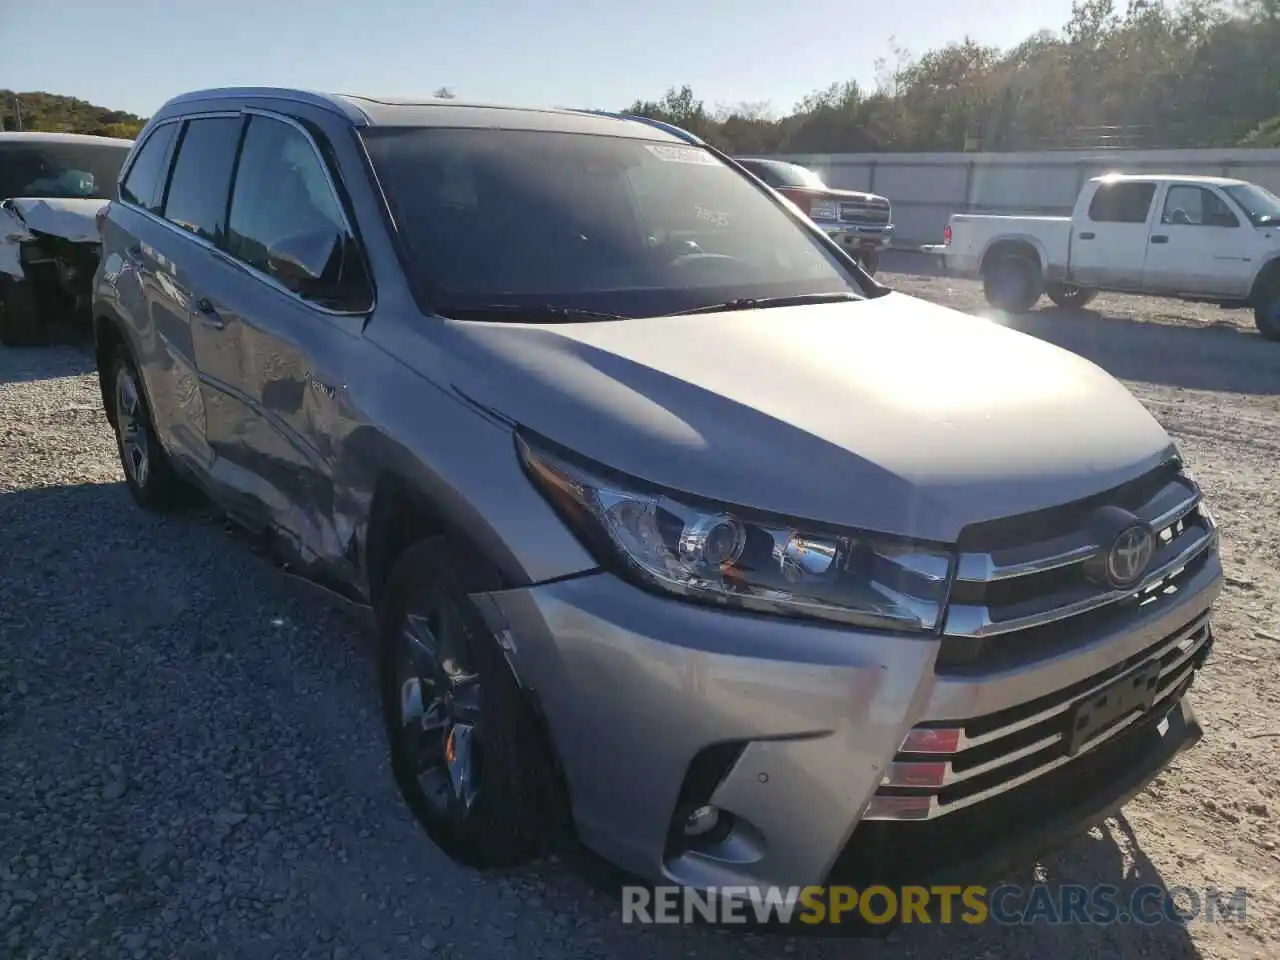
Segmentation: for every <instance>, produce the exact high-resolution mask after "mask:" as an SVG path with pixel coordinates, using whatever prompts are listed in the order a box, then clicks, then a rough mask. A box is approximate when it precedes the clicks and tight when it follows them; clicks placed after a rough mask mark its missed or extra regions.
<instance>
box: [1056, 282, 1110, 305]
mask: <svg viewBox="0 0 1280 960" xmlns="http://www.w3.org/2000/svg"><path fill="white" fill-rule="evenodd" d="M1045 293H1047V294H1048V295H1049V299H1050V300H1052V301H1053V302H1054V303H1056V304H1057V305H1058V306H1060V307H1062V308H1064V309H1067V310H1083V309H1084V308H1085V307H1087V306H1088V305H1089V304H1090V303H1091V302H1092V301H1093V298H1094V297H1096V296H1097V295H1098V291H1097V290H1090V289H1089V288H1088V287H1077V286H1076V285H1075V284H1072V283H1051V284H1049V285H1048V286H1046V287H1045Z"/></svg>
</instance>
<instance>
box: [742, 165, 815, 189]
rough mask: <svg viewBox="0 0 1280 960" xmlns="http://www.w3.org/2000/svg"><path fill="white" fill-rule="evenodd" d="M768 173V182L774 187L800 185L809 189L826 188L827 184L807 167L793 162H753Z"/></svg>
mask: <svg viewBox="0 0 1280 960" xmlns="http://www.w3.org/2000/svg"><path fill="white" fill-rule="evenodd" d="M755 167H758V168H760V170H761V171H762V172H763V171H767V172H768V174H769V175H770V176H769V178H768V182H769V183H770V184H771V185H772V186H775V187H801V188H805V189H809V190H826V189H827V185H826V183H824V182H823V180H822V178H821V177H820V176H818V175H817V174H816V173H814V172H813V171H812V170H810V169H809V168H808V167H801V166H799V165H797V164H794V163H783V162H782V161H780V160H756V161H754V164H753V169H754V168H755Z"/></svg>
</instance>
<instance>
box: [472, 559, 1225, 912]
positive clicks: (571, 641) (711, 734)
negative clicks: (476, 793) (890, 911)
mask: <svg viewBox="0 0 1280 960" xmlns="http://www.w3.org/2000/svg"><path fill="white" fill-rule="evenodd" d="M1220 584H1221V565H1220V562H1219V560H1218V558H1217V556H1216V554H1214V555H1213V556H1212V557H1211V558H1210V560H1209V562H1207V563H1205V564H1204V566H1203V567H1202V568H1201V569H1199V570H1198V572H1197V573H1196V574H1195V575H1194V577H1192V578H1190V579H1189V580H1188V581H1187V582H1185V583H1184V584H1183V585H1182V586H1181V588H1180V589H1179V590H1178V591H1177V592H1176V593H1175V594H1173V595H1170V596H1167V597H1165V598H1163V599H1162V600H1161V602H1160V603H1158V604H1152V605H1150V606H1148V607H1144V608H1142V609H1140V610H1138V611H1136V612H1135V613H1134V615H1133V616H1131V617H1128V618H1126V619H1121V620H1118V621H1116V622H1113V623H1110V624H1108V625H1107V626H1106V627H1105V628H1104V629H1100V630H1098V631H1097V632H1096V635H1091V636H1089V637H1087V638H1085V639H1083V640H1082V641H1081V642H1080V643H1078V644H1075V645H1073V646H1072V648H1071V649H1070V650H1068V651H1065V652H1062V651H1060V652H1059V653H1058V654H1057V655H1055V656H1051V657H1046V658H1044V659H1041V660H1037V661H1035V662H1032V663H1026V664H1021V665H1019V666H1017V667H1014V668H1006V669H1003V670H1001V671H999V672H992V673H988V674H985V675H982V676H974V675H972V674H948V673H945V672H939V671H938V670H937V669H936V660H937V654H938V650H939V644H938V641H937V639H936V638H933V637H924V638H918V639H909V638H894V637H886V636H883V635H877V634H870V633H858V632H851V631H849V630H845V629H841V628H838V627H834V626H826V625H822V624H814V623H803V622H799V621H790V620H779V619H772V618H765V617H758V616H750V615H745V614H736V613H730V612H725V611H719V610H715V609H712V608H708V607H700V606H695V605H691V604H686V603H680V602H676V601H674V600H670V599H667V598H664V597H659V596H655V595H651V594H649V593H646V592H643V591H641V590H638V589H636V588H634V587H632V586H630V585H628V584H626V583H624V582H622V581H620V580H618V579H616V578H614V577H612V576H610V575H608V574H595V575H591V576H586V577H579V578H574V579H570V580H565V581H560V582H557V583H552V584H544V585H541V586H535V587H529V588H523V589H519V590H512V591H506V592H502V593H494V594H489V595H487V596H486V597H485V598H482V599H483V600H484V601H485V602H484V603H482V607H483V608H484V609H485V611H486V615H487V616H488V618H489V620H490V625H491V626H493V627H494V629H495V631H497V632H498V635H499V636H503V637H505V638H507V639H508V640H509V641H510V643H509V645H508V646H509V650H510V658H511V662H512V665H513V668H514V669H515V670H516V673H517V675H518V677H519V680H520V682H521V683H522V684H523V685H524V686H525V687H526V688H528V689H530V690H531V691H533V694H534V696H535V697H536V700H537V702H538V703H539V705H540V706H541V709H542V710H543V712H544V714H545V716H546V718H547V721H548V725H549V727H550V730H551V734H552V737H553V739H554V741H555V745H556V748H557V750H558V752H559V755H560V759H561V763H562V766H563V769H564V773H565V776H566V778H567V781H568V787H569V791H570V796H571V798H572V805H573V816H574V821H575V825H576V827H577V830H578V835H579V837H580V839H581V840H582V841H583V843H584V844H585V845H586V846H588V847H589V848H591V849H593V850H594V851H595V852H596V853H598V854H600V855H602V856H603V857H604V858H605V859H607V860H610V861H612V862H613V863H614V864H616V865H618V866H620V867H622V868H623V869H625V870H627V871H629V872H631V873H633V874H636V875H638V876H640V877H642V878H645V879H648V880H652V881H655V882H669V883H670V882H674V883H679V884H684V885H689V886H693V887H698V888H707V887H725V886H741V885H755V884H760V885H778V886H783V887H790V886H805V885H809V884H820V883H823V882H827V881H828V880H831V881H832V882H835V878H837V877H840V878H843V877H846V876H849V875H850V865H851V864H853V865H854V867H856V869H855V870H853V872H854V873H857V872H858V871H861V872H863V873H866V872H867V871H868V870H871V871H874V872H875V874H876V876H877V877H878V878H881V879H886V878H888V876H889V874H891V873H897V872H900V871H901V870H903V869H907V868H910V870H911V871H913V876H915V875H919V874H920V872H921V871H925V870H928V871H930V874H931V875H936V874H937V872H938V871H940V870H942V871H946V870H954V869H956V868H958V867H960V866H963V865H967V864H969V863H970V861H971V859H972V858H971V857H970V856H969V854H968V852H966V849H965V847H966V841H969V840H972V839H973V838H977V837H981V838H982V842H981V847H982V850H983V853H984V856H985V857H986V858H988V859H991V858H993V857H999V856H1000V854H1001V851H1005V852H1006V853H1008V854H1009V855H1012V856H1017V855H1018V854H1017V851H1019V850H1021V849H1022V846H1023V845H1024V844H1026V843H1031V844H1032V846H1033V847H1042V846H1044V845H1046V844H1047V843H1049V842H1050V841H1051V840H1052V839H1053V837H1052V836H1050V835H1051V834H1054V833H1055V831H1056V832H1058V833H1061V832H1062V831H1063V830H1065V831H1067V832H1068V833H1070V832H1072V831H1074V830H1075V828H1076V826H1077V825H1078V824H1079V823H1081V822H1083V821H1081V819H1080V818H1081V817H1082V816H1084V817H1085V818H1086V819H1087V818H1088V817H1091V816H1096V815H1097V814H1098V813H1099V812H1105V811H1106V810H1109V809H1111V808H1113V807H1114V806H1116V805H1118V804H1121V803H1123V802H1124V801H1125V800H1127V799H1128V797H1129V796H1131V795H1132V794H1133V793H1135V792H1137V791H1139V790H1141V789H1142V787H1143V786H1144V785H1145V784H1146V782H1147V781H1148V780H1149V779H1150V778H1151V777H1153V776H1155V774H1156V773H1158V772H1159V770H1160V769H1162V768H1163V767H1164V766H1165V765H1166V764H1167V763H1168V762H1169V760H1170V759H1171V758H1172V757H1173V756H1174V755H1175V754H1176V753H1177V752H1178V751H1180V750H1182V749H1185V748H1186V747H1187V746H1189V745H1190V744H1191V743H1193V742H1194V741H1195V739H1197V738H1198V728H1197V727H1196V725H1195V722H1194V717H1193V716H1192V715H1191V714H1190V712H1189V708H1188V707H1187V705H1186V702H1185V694H1186V690H1187V688H1188V687H1189V685H1190V683H1191V678H1192V674H1193V672H1194V669H1195V667H1198V666H1199V664H1200V663H1202V662H1203V660H1204V657H1205V656H1206V655H1207V652H1208V648H1209V642H1210V635H1209V630H1208V626H1207V617H1208V612H1209V608H1210V606H1211V604H1212V602H1213V600H1214V599H1215V598H1216V596H1217V594H1218V591H1219V589H1220ZM1188 638H1193V639H1188ZM1154 658H1166V659H1164V660H1161V663H1162V664H1167V665H1169V666H1170V669H1171V671H1172V672H1171V673H1170V675H1169V684H1168V685H1166V686H1165V687H1163V688H1162V692H1161V694H1160V696H1159V697H1158V698H1157V703H1156V706H1155V707H1154V708H1153V709H1152V710H1151V711H1149V712H1148V713H1147V714H1145V715H1143V716H1142V718H1141V719H1140V720H1138V721H1137V722H1130V723H1128V724H1127V725H1126V728H1125V729H1124V730H1122V731H1113V733H1114V735H1108V736H1106V737H1100V738H1099V739H1098V740H1097V742H1096V743H1094V744H1091V745H1090V746H1089V747H1086V749H1084V750H1083V751H1082V752H1081V753H1079V754H1078V755H1076V756H1075V757H1073V758H1070V759H1068V760H1063V761H1061V762H1059V763H1056V764H1055V765H1053V766H1051V767H1049V768H1046V769H1039V768H1038V767H1037V768H1036V770H1035V772H1034V773H1033V775H1031V776H1029V777H1023V778H1022V779H1019V778H1018V776H1017V774H1018V773H1019V770H1021V768H1014V767H1010V768H1009V769H1008V770H1006V771H1005V772H1004V774H1007V775H1005V776H1004V779H1005V781H1006V785H1005V786H1004V787H1003V788H1000V787H999V784H998V783H997V784H995V786H996V787H997V788H996V789H993V790H985V792H983V795H982V796H980V797H979V798H978V799H977V800H976V801H974V802H972V803H968V804H961V805H958V806H956V807H955V808H954V812H951V811H946V815H938V808H939V806H941V805H942V804H940V803H931V804H929V805H928V806H929V810H930V811H931V812H930V813H929V814H928V819H924V820H919V821H916V822H912V821H911V820H909V819H901V818H899V817H898V815H897V814H895V813H892V812H890V813H889V814H887V815H886V814H885V812H884V810H883V809H882V810H881V811H880V812H879V813H877V812H876V808H875V806H873V804H874V803H876V802H878V801H879V799H880V797H881V796H883V795H884V794H885V792H886V789H887V788H886V787H885V784H886V782H888V781H891V780H893V779H894V778H895V777H896V776H897V775H898V772H899V771H898V765H899V764H901V763H902V761H903V757H902V756H901V755H900V754H899V750H900V748H902V747H903V745H904V740H905V739H906V738H907V736H908V734H909V733H911V732H912V731H913V730H914V729H915V728H917V727H919V726H920V725H924V726H925V727H926V728H930V727H938V726H951V727H960V728H964V727H966V726H968V725H970V724H976V725H977V727H975V729H979V728H981V725H982V724H983V723H986V724H988V725H989V724H990V723H992V722H995V721H993V720H992V718H996V719H1001V718H1004V719H1008V718H1013V719H1010V720H1009V722H1010V723H1021V724H1023V726H1022V727H1019V728H1018V729H1019V730H1021V731H1024V733H1023V734H1022V735H1023V736H1024V738H1025V737H1028V736H1031V737H1032V739H1033V740H1035V739H1036V737H1039V736H1040V735H1041V734H1042V733H1043V727H1042V726H1037V724H1038V723H1041V724H1042V723H1043V721H1044V719H1045V718H1044V717H1041V718H1040V720H1039V721H1036V720H1035V718H1036V717H1037V716H1039V715H1040V714H1044V713H1045V711H1046V710H1049V709H1050V708H1052V707H1053V706H1054V704H1055V703H1057V702H1059V701H1062V700H1063V698H1064V697H1065V698H1066V700H1067V701H1068V702H1074V699H1078V698H1080V697H1083V696H1085V695H1087V693H1088V692H1089V690H1090V689H1091V688H1092V687H1093V686H1096V684H1097V682H1098V681H1099V680H1100V679H1114V678H1115V677H1117V676H1120V675H1122V674H1125V673H1126V672H1127V671H1129V670H1133V669H1137V668H1139V667H1142V666H1143V665H1144V664H1149V663H1151V662H1152V661H1153V659H1154ZM1060 715H1061V719H1062V720H1064V721H1065V718H1066V717H1067V716H1068V714H1067V713H1066V712H1065V711H1060ZM1029 718H1030V720H1031V721H1034V722H1029ZM1166 719H1167V721H1168V722H1167V724H1165V725H1164V727H1163V729H1162V730H1161V731H1160V732H1158V733H1153V731H1155V730H1156V728H1157V727H1159V726H1160V725H1161V724H1162V723H1163V721H1165V720H1166ZM1025 731H1030V732H1029V733H1027V732H1025ZM1033 735H1034V736H1033ZM979 739H980V737H979ZM1024 745H1025V744H1024ZM1095 748H1096V749H1095ZM1030 756H1031V755H1030V754H1027V755H1026V756H1023V757H1014V758H1013V760H1012V761H1010V762H1015V761H1016V762H1024V761H1025V760H1026V759H1027V757H1030ZM1116 757H1118V758H1119V759H1115V758H1116ZM907 759H911V758H907ZM926 759H928V758H926ZM977 759H978V761H981V760H982V758H977ZM986 759H987V760H990V758H986ZM1006 759H1007V758H1006ZM1032 759H1036V758H1032ZM1038 759H1040V760H1042V759H1043V755H1038ZM1037 762H1038V761H1037ZM1033 766H1035V764H1034V763H1033ZM1094 767H1098V770H1096V771H1093V768H1094ZM1088 771H1093V772H1088ZM1022 772H1024V773H1025V772H1027V771H1022ZM955 773H956V771H955V770H951V769H949V771H948V774H947V776H948V777H949V778H954V776H955ZM979 773H980V774H981V773H982V771H979ZM997 779H999V778H997ZM975 781H976V782H977V783H978V785H979V786H984V787H990V786H992V783H991V782H990V778H989V775H988V780H983V777H982V776H976V777H973V778H970V777H967V776H966V777H965V778H964V783H965V784H968V785H969V786H970V787H971V786H973V783H974V782H975ZM946 783H947V786H946V787H944V788H943V789H942V790H941V791H940V790H937V789H933V790H924V791H923V792H924V793H926V794H939V793H945V792H946V790H947V789H950V784H951V779H948V780H946ZM1063 784H1071V785H1073V789H1072V790H1070V791H1068V790H1067V789H1065V787H1064V786H1063ZM1082 784H1083V786H1082ZM1055 785H1056V786H1055ZM966 789H967V787H966ZM1046 791H1047V792H1046ZM888 792H890V793H892V792H893V791H892V790H891V789H889V791H888ZM907 792H912V791H910V790H909V791H907ZM914 792H916V793H920V792H922V791H920V790H918V789H917V790H915V791H914ZM1042 794H1044V796H1043V797H1042V796H1041V795H1042ZM707 802H709V803H712V804H714V805H715V806H716V807H718V808H720V809H721V810H723V811H726V812H727V813H729V814H731V815H732V818H733V823H734V827H733V829H732V831H731V832H730V833H729V835H728V836H727V837H722V838H720V839H719V840H718V841H717V842H716V843H715V844H714V845H712V846H710V847H704V848H702V849H688V848H687V847H686V846H685V845H683V844H682V843H679V842H677V840H678V830H676V829H675V825H676V823H677V819H676V814H677V811H678V810H681V809H686V808H687V805H690V804H697V803H707ZM917 810H918V808H917ZM1019 810H1021V811H1023V812H1024V813H1030V814H1031V816H1030V817H1029V818H1028V817H1025V816H1024V817H1023V820H1024V821H1025V822H1022V823H1017V824H1015V823H1014V815H1015V814H1016V813H1017V812H1018V811H1019ZM912 815H913V816H915V815H917V814H912ZM873 816H879V817H885V816H888V817H889V818H888V819H872V817H873ZM908 851H919V854H918V856H917V855H916V854H909V853H908ZM904 882H906V881H904Z"/></svg>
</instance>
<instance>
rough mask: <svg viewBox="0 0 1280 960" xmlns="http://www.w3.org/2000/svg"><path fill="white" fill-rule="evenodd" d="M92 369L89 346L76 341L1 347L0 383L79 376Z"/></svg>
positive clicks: (91, 351) (93, 364)
mask: <svg viewBox="0 0 1280 960" xmlns="http://www.w3.org/2000/svg"><path fill="white" fill-rule="evenodd" d="M94 369H95V363H94V358H93V349H92V347H90V346H88V345H87V344H86V343H85V342H83V341H81V340H78V339H68V340H65V341H64V340H58V341H55V342H52V343H50V344H48V345H46V346H40V347H4V346H0V384H5V383H29V382H32V381H35V380H56V379H58V378H59V377H79V376H83V375H84V374H86V373H93V372H94Z"/></svg>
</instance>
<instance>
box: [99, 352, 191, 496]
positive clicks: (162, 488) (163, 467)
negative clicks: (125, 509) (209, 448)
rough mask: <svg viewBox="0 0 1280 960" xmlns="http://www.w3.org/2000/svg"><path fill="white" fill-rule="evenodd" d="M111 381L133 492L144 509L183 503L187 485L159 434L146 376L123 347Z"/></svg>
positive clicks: (113, 406)
mask: <svg viewBox="0 0 1280 960" xmlns="http://www.w3.org/2000/svg"><path fill="white" fill-rule="evenodd" d="M110 383H111V398H112V403H111V425H112V427H113V428H114V429H115V434H116V448H117V450H118V451H119V453H120V467H121V469H122V470H124V480H125V484H126V485H127V486H128V488H129V494H130V495H131V496H132V497H133V499H134V502H135V503H137V504H138V506H140V507H142V508H143V509H144V510H151V511H156V512H162V511H167V510H170V509H173V508H174V507H177V506H179V505H180V504H181V503H182V501H183V494H184V493H185V488H184V486H183V483H182V480H181V479H180V478H179V477H178V476H177V475H176V474H175V473H174V471H173V465H172V464H171V463H170V462H169V457H168V455H167V454H166V453H165V451H164V448H163V447H161V446H160V441H159V440H158V439H157V438H156V432H155V427H154V426H153V423H154V420H152V417H151V407H150V406H149V405H148V403H147V398H146V395H145V394H144V393H143V391H142V378H141V377H139V376H138V370H137V368H136V367H135V366H134V364H133V361H132V360H131V359H130V358H129V355H128V354H127V353H126V352H125V351H124V350H123V349H121V350H120V351H118V352H117V353H116V355H115V358H114V360H113V361H112V365H111V380H110Z"/></svg>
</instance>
